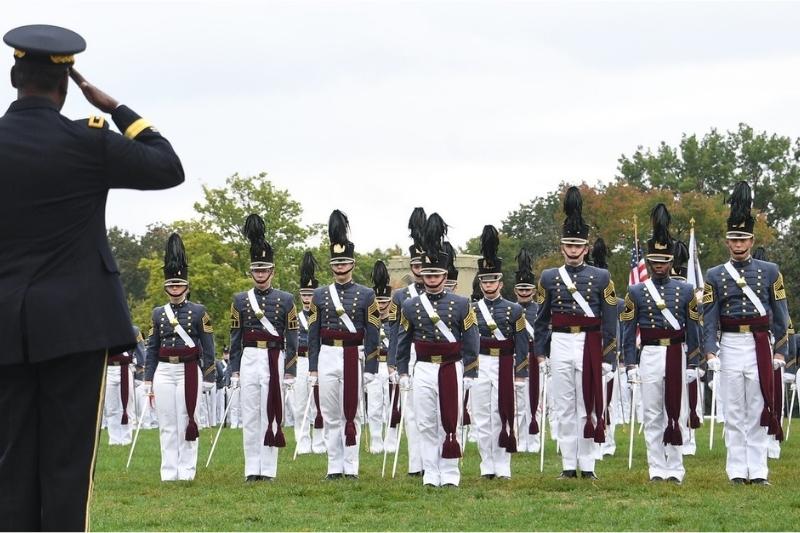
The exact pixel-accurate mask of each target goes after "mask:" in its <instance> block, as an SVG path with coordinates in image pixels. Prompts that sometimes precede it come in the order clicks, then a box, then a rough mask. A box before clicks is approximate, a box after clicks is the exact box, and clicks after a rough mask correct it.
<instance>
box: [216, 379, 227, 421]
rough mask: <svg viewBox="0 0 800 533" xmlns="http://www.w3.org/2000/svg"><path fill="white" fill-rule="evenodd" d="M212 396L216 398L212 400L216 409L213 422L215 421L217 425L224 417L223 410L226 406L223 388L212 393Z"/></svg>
mask: <svg viewBox="0 0 800 533" xmlns="http://www.w3.org/2000/svg"><path fill="white" fill-rule="evenodd" d="M214 395H215V396H216V399H215V400H214V405H215V406H216V408H217V410H216V418H215V420H216V421H217V424H219V423H220V422H221V421H222V417H223V415H225V408H226V407H227V406H228V404H227V403H226V401H225V400H226V398H225V388H224V387H223V388H221V389H217V390H216V391H215V392H214Z"/></svg>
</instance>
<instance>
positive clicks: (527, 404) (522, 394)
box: [514, 368, 542, 453]
mask: <svg viewBox="0 0 800 533" xmlns="http://www.w3.org/2000/svg"><path fill="white" fill-rule="evenodd" d="M530 371H531V372H539V369H538V368H533V369H530ZM530 386H531V381H530V379H529V378H525V382H524V386H522V387H520V386H519V383H515V385H514V396H515V400H516V401H515V405H516V406H517V409H516V411H517V427H516V429H517V451H518V452H531V453H537V452H538V451H539V440H540V439H539V436H540V435H541V427H542V404H541V401H542V400H541V396H540V398H539V408H538V409H537V410H536V422H537V423H538V424H539V433H537V434H536V435H531V434H530V433H528V426H530V424H531V398H530V396H529V391H530ZM540 389H541V387H540ZM539 394H541V393H539Z"/></svg>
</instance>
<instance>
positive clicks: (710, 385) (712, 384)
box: [708, 379, 717, 390]
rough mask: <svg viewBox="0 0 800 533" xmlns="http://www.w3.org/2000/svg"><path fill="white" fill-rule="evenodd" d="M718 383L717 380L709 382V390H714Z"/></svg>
mask: <svg viewBox="0 0 800 533" xmlns="http://www.w3.org/2000/svg"><path fill="white" fill-rule="evenodd" d="M716 381H717V380H715V379H712V380H711V381H709V382H708V388H709V389H711V390H714V383H716Z"/></svg>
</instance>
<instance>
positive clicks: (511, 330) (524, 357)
mask: <svg viewBox="0 0 800 533" xmlns="http://www.w3.org/2000/svg"><path fill="white" fill-rule="evenodd" d="M499 244H500V238H499V234H498V232H497V229H496V228H495V227H494V226H484V228H483V232H482V233H481V254H482V255H483V257H481V258H480V259H478V279H479V280H480V286H481V291H482V293H483V298H481V299H480V300H478V301H477V302H475V303H473V304H472V310H473V311H474V312H475V316H476V317H477V320H478V332H479V334H480V343H479V344H480V348H479V352H478V353H479V355H478V377H477V378H475V379H473V378H465V380H464V381H465V382H466V383H467V385H466V386H465V388H467V389H468V390H469V391H470V414H471V418H472V423H473V424H472V425H473V428H474V429H475V431H476V433H477V438H478V450H479V452H480V454H481V465H480V468H481V477H483V478H488V479H494V478H495V477H498V478H503V479H509V478H511V454H512V453H516V451H517V441H516V433H517V432H516V428H515V425H516V412H515V411H516V408H515V407H516V406H515V396H516V392H515V388H517V387H515V380H516V382H517V384H518V387H519V388H521V386H524V384H525V377H526V376H527V366H528V333H527V331H526V330H525V317H524V314H523V310H522V306H521V305H519V304H516V303H513V302H510V301H508V300H506V299H505V298H503V296H502V294H501V291H502V289H503V281H502V279H503V269H502V264H503V263H502V259H501V258H500V257H498V256H497V247H498V246H499Z"/></svg>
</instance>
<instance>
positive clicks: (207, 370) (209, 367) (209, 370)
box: [203, 363, 217, 376]
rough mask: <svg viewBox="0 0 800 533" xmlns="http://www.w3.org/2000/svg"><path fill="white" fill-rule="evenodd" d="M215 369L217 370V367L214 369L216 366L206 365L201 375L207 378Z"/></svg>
mask: <svg viewBox="0 0 800 533" xmlns="http://www.w3.org/2000/svg"><path fill="white" fill-rule="evenodd" d="M216 369H217V367H216V366H215V365H214V364H213V363H212V364H210V365H208V368H206V369H205V370H204V371H203V375H204V376H208V375H210V374H211V373H212V372H213V371H215V370H216Z"/></svg>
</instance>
